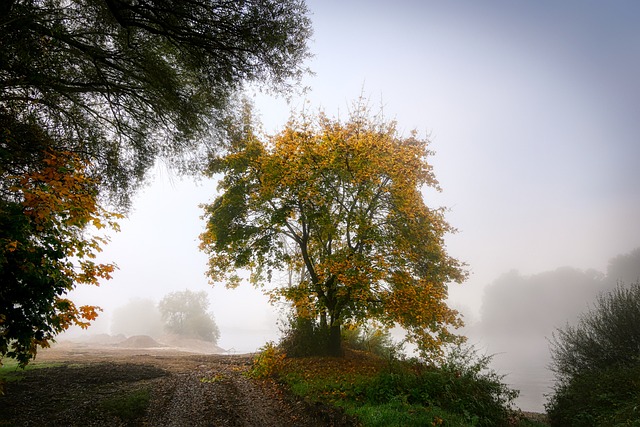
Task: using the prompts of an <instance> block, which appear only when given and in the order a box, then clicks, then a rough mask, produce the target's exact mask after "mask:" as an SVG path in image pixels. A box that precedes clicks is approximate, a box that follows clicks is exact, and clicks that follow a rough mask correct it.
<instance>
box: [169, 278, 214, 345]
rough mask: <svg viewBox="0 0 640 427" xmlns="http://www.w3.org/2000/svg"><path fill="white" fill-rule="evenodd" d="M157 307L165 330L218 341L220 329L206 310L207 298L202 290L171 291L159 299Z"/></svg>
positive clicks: (207, 306)
mask: <svg viewBox="0 0 640 427" xmlns="http://www.w3.org/2000/svg"><path fill="white" fill-rule="evenodd" d="M158 309H159V310H160V316H161V317H162V320H163V321H164V327H165V330H166V331H167V332H170V333H172V334H176V335H182V336H184V337H188V338H197V339H201V340H204V341H210V342H212V343H214V344H215V343H216V342H218V338H219V337H220V331H219V330H218V326H217V325H216V322H215V321H214V320H213V317H212V316H211V314H210V313H209V312H208V309H209V300H208V299H207V294H206V293H205V292H204V291H200V292H193V291H190V290H188V289H186V290H184V291H182V292H171V293H170V294H168V295H166V296H165V297H164V298H162V300H160V303H158Z"/></svg>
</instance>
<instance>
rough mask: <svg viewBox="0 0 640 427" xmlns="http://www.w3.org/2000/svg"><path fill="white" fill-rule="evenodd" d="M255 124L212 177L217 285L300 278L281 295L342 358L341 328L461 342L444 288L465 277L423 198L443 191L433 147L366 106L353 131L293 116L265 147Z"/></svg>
mask: <svg viewBox="0 0 640 427" xmlns="http://www.w3.org/2000/svg"><path fill="white" fill-rule="evenodd" d="M250 122H251V120H250V114H247V120H246V123H247V125H246V126H245V127H244V128H242V129H240V131H239V132H238V133H237V134H236V136H237V138H236V139H235V140H234V141H232V142H231V143H230V144H229V146H228V147H227V151H226V153H225V154H224V155H222V156H219V157H215V158H213V159H212V161H211V165H210V169H209V172H210V173H211V174H212V175H213V174H218V173H221V174H223V176H222V178H221V179H220V181H219V184H218V185H219V190H220V192H221V194H220V195H219V196H218V197H217V198H216V199H215V200H214V201H213V203H211V204H209V205H206V206H204V208H205V219H206V231H205V232H204V233H203V234H202V235H201V248H202V250H204V251H205V252H206V253H207V254H208V256H209V270H208V274H209V277H210V279H211V281H212V282H225V283H226V284H227V286H231V287H233V286H236V285H237V284H238V283H240V276H239V275H238V270H240V269H249V270H250V271H251V277H250V280H251V281H252V282H253V283H254V284H256V285H258V286H259V285H261V284H264V283H265V281H267V280H270V279H271V277H272V275H273V274H274V272H275V271H278V270H280V271H283V270H289V271H299V272H301V273H300V274H297V275H295V277H296V280H294V281H292V282H291V283H286V284H283V286H281V287H279V288H278V289H277V290H276V291H275V292H274V294H276V295H277V296H281V297H284V298H286V299H287V300H288V301H290V302H291V303H292V304H293V305H294V307H295V308H296V312H297V313H298V315H301V316H307V317H310V318H314V319H317V320H318V322H319V323H320V325H321V327H322V328H324V329H326V330H327V333H328V335H329V340H328V349H327V350H328V352H329V353H330V354H334V355H338V354H340V353H341V341H340V333H341V327H342V326H343V325H345V324H347V323H353V324H358V323H362V322H365V321H368V320H373V321H376V322H377V323H378V324H380V325H382V326H384V327H391V326H393V325H400V326H402V327H403V328H405V330H406V331H407V334H408V339H409V340H411V341H413V342H415V343H417V345H418V346H419V348H420V349H421V350H422V351H423V353H424V354H425V355H432V356H433V355H436V354H438V353H439V350H440V348H441V345H442V344H443V343H446V342H450V341H453V340H455V339H456V337H455V336H454V335H453V333H452V332H451V331H450V330H449V328H450V327H453V328H455V327H458V326H460V324H461V322H460V319H459V317H458V314H457V312H455V311H454V310H451V309H450V308H448V307H447V305H446V303H445V299H446V297H447V283H448V282H450V281H456V282H460V281H462V280H463V278H464V276H465V273H464V272H463V270H462V266H461V264H460V263H459V262H458V261H457V260H455V259H453V258H451V257H450V256H449V255H447V253H446V250H445V244H444V236H445V234H446V233H448V232H451V231H453V230H452V228H451V227H450V226H449V224H448V223H447V222H446V221H445V219H444V215H443V214H444V211H443V209H440V208H437V209H434V208H429V207H427V205H426V204H425V202H424V199H423V194H422V192H421V190H422V189H423V188H424V187H431V188H436V189H437V188H438V183H437V181H436V179H435V177H434V174H433V171H432V168H431V166H430V165H429V163H427V157H428V156H429V155H430V154H431V153H430V151H429V150H428V141H427V140H424V139H419V138H418V137H417V136H416V134H415V132H414V133H411V134H410V135H409V136H406V137H405V136H402V135H400V134H399V133H398V131H397V130H396V125H395V123H393V122H387V121H384V120H381V119H379V118H377V117H372V116H371V115H370V114H369V112H368V110H367V108H365V107H364V103H358V104H357V105H356V108H354V110H353V112H352V114H351V115H350V117H349V119H348V120H347V121H346V122H342V121H340V120H335V119H330V118H328V117H326V116H325V115H323V114H318V115H317V116H316V117H306V116H304V115H302V116H301V117H297V118H293V119H291V121H290V122H289V123H288V124H287V125H286V127H285V129H284V130H282V131H281V132H280V133H278V134H277V135H276V136H275V137H273V138H271V139H270V140H268V141H264V140H263V139H261V138H259V137H258V135H257V134H256V133H254V131H253V127H252V126H251V125H250Z"/></svg>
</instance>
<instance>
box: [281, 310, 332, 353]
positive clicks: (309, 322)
mask: <svg viewBox="0 0 640 427" xmlns="http://www.w3.org/2000/svg"><path fill="white" fill-rule="evenodd" d="M282 332H283V335H282V338H281V340H280V348H281V349H282V350H283V351H284V352H285V353H286V354H287V356H289V357H309V356H326V355H327V348H328V346H327V343H328V341H329V331H328V329H327V328H322V327H321V326H320V325H319V324H318V322H317V321H316V320H315V319H310V318H304V317H292V318H290V319H289V321H288V325H287V326H286V329H285V330H284V331H282Z"/></svg>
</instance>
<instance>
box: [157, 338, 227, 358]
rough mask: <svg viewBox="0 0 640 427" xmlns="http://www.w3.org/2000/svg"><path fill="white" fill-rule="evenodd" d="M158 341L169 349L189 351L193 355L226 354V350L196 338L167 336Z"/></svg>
mask: <svg viewBox="0 0 640 427" xmlns="http://www.w3.org/2000/svg"><path fill="white" fill-rule="evenodd" d="M158 341H160V342H161V343H162V344H165V345H167V346H169V347H174V348H176V349H178V350H182V351H188V352H191V353H203V354H220V353H225V352H226V350H224V349H223V348H220V347H218V346H217V345H215V344H214V343H212V342H209V341H203V340H199V339H196V338H185V337H181V336H179V335H165V336H163V337H160V338H158Z"/></svg>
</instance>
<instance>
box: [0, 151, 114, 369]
mask: <svg viewBox="0 0 640 427" xmlns="http://www.w3.org/2000/svg"><path fill="white" fill-rule="evenodd" d="M85 170H86V163H85V162H83V161H82V160H80V159H79V158H78V157H77V156H76V155H74V154H73V153H69V152H54V151H47V152H46V153H45V156H44V158H43V160H42V167H41V168H40V169H38V170H35V171H30V172H25V173H22V174H20V175H8V174H6V173H5V174H4V176H3V178H4V179H6V180H7V181H9V182H10V186H8V188H7V189H6V190H5V191H4V193H3V194H2V196H3V197H2V198H0V283H1V286H0V358H2V357H4V356H9V357H13V358H16V359H18V361H19V362H20V364H21V365H23V366H24V365H26V364H27V363H28V361H29V360H30V359H31V358H33V357H35V355H36V351H37V347H38V346H41V347H47V346H49V341H50V340H51V339H52V338H53V337H54V336H55V335H57V334H58V333H60V332H62V331H64V330H66V329H67V328H69V326H71V325H73V324H76V325H79V326H81V327H83V328H84V327H87V326H88V324H89V321H90V320H93V319H94V318H95V317H96V315H97V314H96V310H97V307H93V306H83V307H76V306H75V305H74V304H73V302H71V301H70V300H69V299H67V298H65V295H66V294H67V293H68V292H69V291H71V290H73V289H74V288H75V287H76V286H77V285H78V284H90V285H97V284H98V281H99V280H100V279H109V278H110V277H111V273H112V272H113V269H114V268H115V266H114V265H112V264H97V263H96V262H95V261H94V259H95V257H96V254H97V253H98V252H100V250H101V246H102V245H103V244H104V243H106V239H105V238H102V237H100V236H96V235H92V234H88V233H87V231H86V229H87V227H93V228H94V229H101V228H104V227H111V228H116V229H117V225H116V224H115V222H114V221H115V220H116V219H117V217H118V215H114V214H111V213H109V212H106V211H104V210H102V209H101V208H100V207H99V205H98V202H97V193H98V190H97V188H96V183H95V181H93V180H92V179H91V178H89V177H87V176H86V174H85ZM0 172H4V171H2V166H0Z"/></svg>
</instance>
